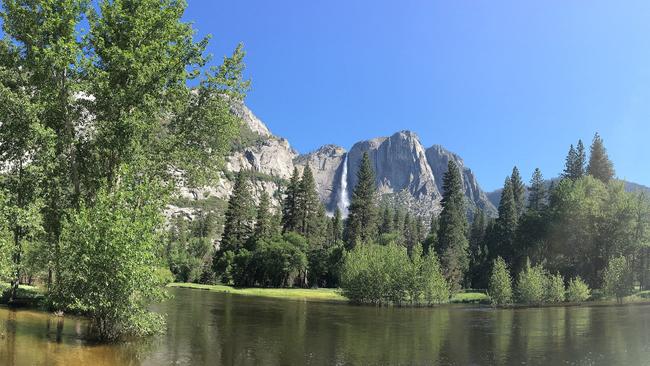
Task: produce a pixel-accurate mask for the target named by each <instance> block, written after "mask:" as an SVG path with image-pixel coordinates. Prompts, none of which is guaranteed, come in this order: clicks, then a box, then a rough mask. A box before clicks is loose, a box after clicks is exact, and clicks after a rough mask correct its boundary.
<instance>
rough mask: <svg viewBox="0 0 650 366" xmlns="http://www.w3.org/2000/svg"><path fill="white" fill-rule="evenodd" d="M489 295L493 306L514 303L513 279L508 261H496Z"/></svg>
mask: <svg viewBox="0 0 650 366" xmlns="http://www.w3.org/2000/svg"><path fill="white" fill-rule="evenodd" d="M488 293H489V295H490V301H491V302H492V304H493V305H505V304H509V303H511V302H512V278H511V277H510V270H509V269H508V265H507V264H506V261H504V260H503V258H501V257H498V258H497V259H495V260H494V264H493V266H492V275H491V276H490V283H489V290H488Z"/></svg>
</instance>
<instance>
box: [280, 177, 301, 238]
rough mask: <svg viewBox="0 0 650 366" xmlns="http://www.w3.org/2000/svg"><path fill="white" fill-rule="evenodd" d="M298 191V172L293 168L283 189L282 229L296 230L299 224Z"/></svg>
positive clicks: (284, 230) (285, 230)
mask: <svg viewBox="0 0 650 366" xmlns="http://www.w3.org/2000/svg"><path fill="white" fill-rule="evenodd" d="M299 191H300V172H298V168H293V174H292V175H291V179H290V180H289V184H288V185H287V189H286V191H285V198H284V203H283V205H282V231H283V232H288V231H298V228H299V224H300V217H299V212H298V210H299V206H298V195H299Z"/></svg>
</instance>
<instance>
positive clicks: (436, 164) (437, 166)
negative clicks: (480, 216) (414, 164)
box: [426, 145, 496, 216]
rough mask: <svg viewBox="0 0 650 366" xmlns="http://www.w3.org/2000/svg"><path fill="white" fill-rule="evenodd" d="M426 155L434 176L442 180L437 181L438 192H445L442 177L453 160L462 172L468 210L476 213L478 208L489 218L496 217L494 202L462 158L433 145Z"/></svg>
mask: <svg viewBox="0 0 650 366" xmlns="http://www.w3.org/2000/svg"><path fill="white" fill-rule="evenodd" d="M426 155H427V161H428V162H429V166H430V167H431V170H432V171H433V175H434V176H436V177H440V179H438V180H437V181H436V185H437V186H438V190H439V191H440V192H442V191H443V189H442V177H443V176H444V174H445V172H446V171H447V164H449V160H453V161H454V163H456V165H458V167H459V168H460V170H461V172H462V174H461V179H462V181H463V188H464V190H465V197H467V203H468V206H470V207H468V209H469V210H470V211H474V209H475V208H476V207H477V206H478V207H479V208H480V209H481V210H483V211H484V212H485V213H486V214H487V215H489V216H495V215H496V209H495V207H494V205H493V204H492V202H490V200H489V198H488V196H487V195H486V194H485V192H483V190H482V189H481V187H480V186H479V184H478V181H477V180H476V176H474V173H472V171H471V170H470V169H469V168H467V167H465V163H464V162H463V159H461V157H460V156H458V155H457V154H454V153H452V152H451V151H449V150H447V149H445V148H444V147H442V146H440V145H433V146H431V147H430V148H428V149H427V151H426Z"/></svg>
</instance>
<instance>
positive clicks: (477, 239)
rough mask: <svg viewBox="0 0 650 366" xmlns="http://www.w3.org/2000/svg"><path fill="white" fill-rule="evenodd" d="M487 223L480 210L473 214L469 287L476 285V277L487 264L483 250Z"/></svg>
mask: <svg viewBox="0 0 650 366" xmlns="http://www.w3.org/2000/svg"><path fill="white" fill-rule="evenodd" d="M486 229H487V222H486V218H485V213H484V212H483V210H481V209H480V208H478V207H477V208H476V211H475V212H474V221H472V225H471V227H470V231H469V258H470V270H469V272H468V275H467V277H468V278H467V281H466V282H467V283H468V284H469V285H471V286H474V285H475V284H478V282H480V281H477V280H478V277H480V276H481V275H482V274H483V267H484V265H485V263H486V262H487V260H488V259H487V254H488V253H487V250H486V249H485V237H486Z"/></svg>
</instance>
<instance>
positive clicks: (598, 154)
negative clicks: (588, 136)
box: [587, 133, 614, 183]
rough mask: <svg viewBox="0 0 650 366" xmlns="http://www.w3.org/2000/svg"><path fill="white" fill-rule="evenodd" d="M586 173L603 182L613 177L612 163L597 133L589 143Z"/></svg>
mask: <svg viewBox="0 0 650 366" xmlns="http://www.w3.org/2000/svg"><path fill="white" fill-rule="evenodd" d="M587 173H588V174H589V175H591V176H592V177H594V178H596V179H598V180H600V181H602V182H604V183H607V182H609V181H610V180H611V179H612V178H614V164H612V161H611V160H609V156H608V155H607V149H605V145H604V144H603V139H602V138H601V137H600V135H599V134H598V133H596V134H595V135H594V140H593V142H592V143H591V152H590V156H589V165H588V166H587Z"/></svg>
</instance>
